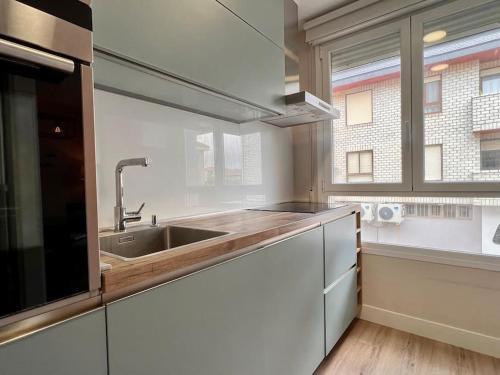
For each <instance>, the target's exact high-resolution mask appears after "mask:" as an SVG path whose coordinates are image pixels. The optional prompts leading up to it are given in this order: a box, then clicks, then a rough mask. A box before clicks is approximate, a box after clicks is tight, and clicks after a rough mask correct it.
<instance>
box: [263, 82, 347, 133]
mask: <svg viewBox="0 0 500 375" xmlns="http://www.w3.org/2000/svg"><path fill="white" fill-rule="evenodd" d="M285 104H286V108H285V114H283V115H279V116H275V117H271V118H266V119H263V120H262V121H263V122H265V123H267V124H271V125H275V126H280V127H284V128H285V127H288V126H295V125H303V124H308V123H311V122H317V121H325V120H333V119H336V118H339V111H338V110H337V109H335V108H333V107H332V106H331V105H330V104H328V103H327V102H325V101H323V100H321V99H319V98H318V97H316V96H314V95H312V94H310V93H308V92H307V91H300V92H296V93H294V94H290V95H286V96H285Z"/></svg>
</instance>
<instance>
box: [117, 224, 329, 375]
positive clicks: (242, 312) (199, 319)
mask: <svg viewBox="0 0 500 375" xmlns="http://www.w3.org/2000/svg"><path fill="white" fill-rule="evenodd" d="M323 282H324V280H323V228H317V229H313V230H311V231H308V232H305V233H303V234H299V235H297V236H295V237H292V238H290V239H286V240H284V241H281V242H278V243H276V244H273V245H271V246H268V247H265V248H263V249H260V250H258V251H255V252H253V253H250V254H247V255H244V256H242V257H239V258H236V259H233V260H231V261H228V262H226V263H223V264H220V265H217V266H214V267H212V268H209V269H206V270H203V271H201V272H198V273H195V274H192V275H189V276H187V277H184V278H181V279H178V280H175V281H172V282H170V283H167V284H164V285H161V286H159V287H156V288H153V289H150V290H147V291H144V292H142V293H139V294H136V295H133V296H130V297H127V298H124V299H121V300H118V301H116V302H113V303H111V304H109V305H107V324H108V327H107V328H108V351H109V373H110V374H111V375H128V374H130V375H132V374H133V375H136V374H144V375H148V374H162V375H163V374H176V375H178V374H179V375H182V374H204V375H209V374H214V375H215V374H217V375H223V374H238V375H245V374H259V375H265V374H272V375H277V374H287V375H293V374H297V375H304V374H311V373H312V372H313V371H314V370H315V369H316V367H317V366H318V365H319V364H320V362H321V361H322V360H323V358H324V355H325V347H324V332H325V331H324V300H323V298H324V295H323V290H324V286H323Z"/></svg>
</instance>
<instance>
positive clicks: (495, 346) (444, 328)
mask: <svg viewBox="0 0 500 375" xmlns="http://www.w3.org/2000/svg"><path fill="white" fill-rule="evenodd" d="M360 318H361V319H363V320H368V321H370V322H373V323H378V324H381V325H384V326H387V327H391V328H395V329H399V330H401V331H405V332H409V333H413V334H415V335H418V336H423V337H427V338H430V339H433V340H436V341H441V342H444V343H447V344H450V345H454V346H458V347H461V348H464V349H469V350H472V351H475V352H479V353H483V354H486V355H490V356H493V357H497V358H500V337H493V336H488V335H485V334H482V333H478V332H473V331H468V330H466V329H462V328H458V327H453V326H449V325H446V324H442V323H438V322H433V321H431V320H426V319H421V318H417V317H415V316H411V315H406V314H401V313H398V312H395V311H390V310H385V309H381V308H379V307H376V306H371V305H363V306H362V307H361V314H360Z"/></svg>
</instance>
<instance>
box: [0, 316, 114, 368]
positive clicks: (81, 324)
mask: <svg viewBox="0 0 500 375" xmlns="http://www.w3.org/2000/svg"><path fill="white" fill-rule="evenodd" d="M107 373H108V372H107V359H106V319H105V312H104V308H100V309H98V310H94V311H91V312H89V313H86V314H83V315H80V316H77V317H75V318H71V319H68V320H65V321H62V322H60V323H57V324H55V325H53V326H49V327H47V328H44V329H41V330H39V331H36V332H34V333H32V334H29V335H26V336H24V337H21V338H19V339H17V340H15V341H12V342H8V343H6V344H3V345H0V374H1V375H32V374H38V375H69V374H71V375H89V374H92V375H106V374H107Z"/></svg>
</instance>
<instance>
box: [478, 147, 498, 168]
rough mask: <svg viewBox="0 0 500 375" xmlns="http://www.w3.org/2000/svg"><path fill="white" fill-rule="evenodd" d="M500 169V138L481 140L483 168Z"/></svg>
mask: <svg viewBox="0 0 500 375" xmlns="http://www.w3.org/2000/svg"><path fill="white" fill-rule="evenodd" d="M499 169H500V139H483V140H481V170H483V171H488V170H499Z"/></svg>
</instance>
